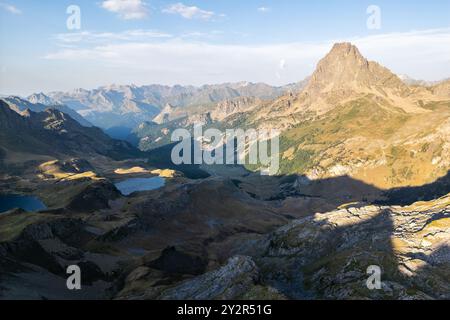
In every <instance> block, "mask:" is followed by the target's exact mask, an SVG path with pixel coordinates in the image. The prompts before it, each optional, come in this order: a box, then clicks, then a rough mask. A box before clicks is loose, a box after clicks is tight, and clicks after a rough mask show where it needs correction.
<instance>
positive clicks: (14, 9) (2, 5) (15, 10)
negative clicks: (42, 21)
mask: <svg viewBox="0 0 450 320" xmlns="http://www.w3.org/2000/svg"><path fill="white" fill-rule="evenodd" d="M0 8H2V9H4V10H6V11H8V12H9V13H12V14H22V11H21V10H20V9H18V8H17V7H15V6H13V5H12V4H8V3H4V2H0Z"/></svg>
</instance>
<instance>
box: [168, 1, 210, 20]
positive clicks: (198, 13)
mask: <svg viewBox="0 0 450 320" xmlns="http://www.w3.org/2000/svg"><path fill="white" fill-rule="evenodd" d="M162 12H164V13H169V14H178V15H180V16H182V17H183V18H186V19H203V20H210V19H211V18H213V17H214V16H215V15H216V14H215V13H214V12H213V11H207V10H203V9H200V8H199V7H196V6H192V7H189V6H186V5H184V4H183V3H181V2H178V3H175V4H172V5H170V6H168V7H167V8H165V9H163V10H162Z"/></svg>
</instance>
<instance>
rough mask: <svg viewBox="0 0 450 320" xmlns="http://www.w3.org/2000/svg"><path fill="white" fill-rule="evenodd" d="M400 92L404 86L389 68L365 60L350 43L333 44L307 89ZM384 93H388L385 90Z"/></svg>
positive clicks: (313, 91) (312, 92)
mask: <svg viewBox="0 0 450 320" xmlns="http://www.w3.org/2000/svg"><path fill="white" fill-rule="evenodd" d="M381 88H382V90H383V91H384V92H385V93H386V90H388V91H389V90H392V91H394V92H393V93H395V94H399V95H401V94H403V93H404V92H406V91H407V86H406V85H405V84H404V83H403V82H402V81H401V80H400V79H399V78H398V77H397V76H396V75H395V74H393V73H392V72H391V71H390V70H388V69H387V68H385V67H382V66H381V65H379V64H378V63H376V62H372V61H368V60H367V59H366V58H365V57H364V56H363V55H362V54H361V52H360V51H359V50H358V48H357V47H356V46H354V45H352V44H351V43H348V42H344V43H336V44H335V45H334V46H333V48H332V49H331V51H330V52H329V53H328V54H327V55H326V56H325V57H324V58H323V59H322V60H320V62H319V64H318V65H317V68H316V70H315V72H314V73H313V75H312V77H311V80H310V82H309V84H308V85H307V87H306V92H308V94H309V95H311V96H315V95H319V94H323V93H327V92H333V91H343V92H345V93H346V94H348V92H349V91H353V92H358V93H359V92H375V93H380V94H382V92H381V90H380V89H381ZM386 94H387V93H386Z"/></svg>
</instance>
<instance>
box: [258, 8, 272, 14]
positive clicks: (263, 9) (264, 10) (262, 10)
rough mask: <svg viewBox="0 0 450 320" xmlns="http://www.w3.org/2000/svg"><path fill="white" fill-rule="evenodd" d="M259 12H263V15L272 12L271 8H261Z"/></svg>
mask: <svg viewBox="0 0 450 320" xmlns="http://www.w3.org/2000/svg"><path fill="white" fill-rule="evenodd" d="M258 11H259V12H262V13H266V12H269V11H270V8H268V7H259V8H258Z"/></svg>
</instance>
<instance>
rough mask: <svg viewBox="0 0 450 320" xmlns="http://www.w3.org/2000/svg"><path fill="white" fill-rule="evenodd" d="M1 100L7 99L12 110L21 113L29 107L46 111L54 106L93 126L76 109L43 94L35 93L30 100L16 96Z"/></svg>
mask: <svg viewBox="0 0 450 320" xmlns="http://www.w3.org/2000/svg"><path fill="white" fill-rule="evenodd" d="M1 100H3V101H5V102H6V103H7V104H8V105H9V106H10V108H11V109H12V110H14V111H16V112H18V113H21V112H23V111H25V110H27V109H28V110H31V111H33V112H44V111H45V110H46V109H48V108H52V109H56V110H59V111H61V112H64V113H65V114H67V115H69V116H70V117H72V119H74V120H76V121H77V122H78V123H79V124H81V125H82V126H84V127H92V124H91V123H90V122H89V121H87V120H86V119H84V118H83V117H82V116H81V115H80V114H78V113H77V112H76V111H74V110H72V109H71V108H69V107H67V106H65V105H62V104H58V103H56V102H55V101H53V100H51V99H49V98H48V97H46V96H45V95H43V94H39V95H33V97H32V98H31V99H28V100H25V99H22V98H19V97H15V96H10V97H5V98H1ZM39 101H41V102H39ZM42 102H46V103H42Z"/></svg>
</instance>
